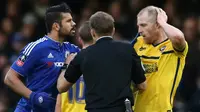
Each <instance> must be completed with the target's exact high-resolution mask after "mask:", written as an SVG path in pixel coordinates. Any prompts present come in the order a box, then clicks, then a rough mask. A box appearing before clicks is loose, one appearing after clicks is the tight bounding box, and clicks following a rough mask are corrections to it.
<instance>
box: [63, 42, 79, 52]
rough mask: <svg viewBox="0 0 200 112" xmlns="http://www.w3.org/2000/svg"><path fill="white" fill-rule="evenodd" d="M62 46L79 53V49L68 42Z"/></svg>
mask: <svg viewBox="0 0 200 112" xmlns="http://www.w3.org/2000/svg"><path fill="white" fill-rule="evenodd" d="M63 44H64V45H65V47H67V48H68V49H70V50H71V49H75V50H78V51H80V48H79V47H78V46H76V45H74V44H72V43H70V42H64V43H63Z"/></svg>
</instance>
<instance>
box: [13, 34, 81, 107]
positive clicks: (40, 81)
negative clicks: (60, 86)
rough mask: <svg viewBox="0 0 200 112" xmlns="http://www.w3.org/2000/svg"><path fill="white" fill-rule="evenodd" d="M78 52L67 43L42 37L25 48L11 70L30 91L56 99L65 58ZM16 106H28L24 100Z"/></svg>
mask: <svg viewBox="0 0 200 112" xmlns="http://www.w3.org/2000/svg"><path fill="white" fill-rule="evenodd" d="M79 50H80V49H79V48H78V47H77V46H75V45H73V44H70V43H69V42H64V43H63V44H61V43H59V42H56V41H54V40H52V39H50V38H49V37H47V36H44V37H43V38H40V39H38V40H37V41H35V42H31V43H29V44H28V45H27V46H25V47H24V49H23V50H22V51H21V53H20V56H19V58H18V59H17V60H16V61H15V62H14V63H13V64H12V66H11V68H12V69H13V70H15V71H16V72H18V73H19V74H20V75H21V76H23V77H25V79H26V86H27V87H28V88H29V89H30V90H32V91H34V92H41V91H43V92H47V93H48V94H49V95H51V96H52V97H54V98H56V97H57V94H58V91H57V88H56V84H57V83H56V82H57V79H58V77H59V74H60V69H61V67H62V66H63V65H64V61H65V58H66V57H67V56H68V55H69V54H70V53H75V52H78V51H79ZM18 104H19V105H21V106H26V105H28V104H27V100H26V99H24V98H22V99H21V100H20V102H19V103H18Z"/></svg>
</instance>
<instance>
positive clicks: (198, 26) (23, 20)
mask: <svg viewBox="0 0 200 112" xmlns="http://www.w3.org/2000/svg"><path fill="white" fill-rule="evenodd" d="M61 2H66V3H67V4H68V5H69V6H70V7H71V9H72V11H73V17H74V21H75V22H76V27H77V28H78V27H79V25H80V24H81V23H82V22H84V21H86V20H88V18H89V17H90V15H91V14H93V13H94V12H96V11H99V10H101V11H106V12H108V13H110V14H111V15H112V16H113V17H114V19H115V27H116V33H115V36H114V38H115V39H120V40H129V41H130V40H132V39H133V38H134V37H135V35H136V34H137V23H136V22H137V21H136V19H137V18H136V16H137V13H138V12H139V10H141V9H142V8H144V7H146V6H148V5H155V6H158V7H161V8H163V9H164V10H165V11H166V13H167V15H168V22H169V23H170V24H172V25H174V26H176V27H178V28H179V29H181V30H182V31H183V32H184V34H185V38H186V40H187V42H188V44H189V52H188V56H187V61H186V65H185V70H184V73H183V77H182V81H181V83H180V86H179V88H178V90H177V94H176V97H175V102H174V112H188V111H191V112H196V110H197V109H198V111H197V112H200V109H199V108H200V69H198V67H199V66H198V64H199V63H200V58H199V57H200V37H199V33H200V7H199V6H200V0H0V8H1V10H0V112H8V111H10V112H12V111H13V109H14V108H15V106H16V103H17V101H18V99H19V98H20V96H18V95H16V94H15V93H14V92H13V91H11V90H10V89H9V88H8V87H7V86H5V85H4V84H3V79H4V76H5V74H6V72H7V70H8V69H9V67H10V65H11V64H12V63H13V62H14V61H15V60H16V59H17V57H18V54H19V52H20V50H21V49H22V48H23V47H24V46H25V45H26V44H27V43H29V42H31V41H35V40H37V39H38V38H41V37H43V36H44V35H45V34H46V28H45V23H44V15H45V11H46V8H47V7H49V6H51V5H55V4H59V3H61ZM76 40H77V39H76V37H74V38H73V39H71V40H69V41H71V42H72V43H74V44H76V45H80V44H79V43H78V41H76Z"/></svg>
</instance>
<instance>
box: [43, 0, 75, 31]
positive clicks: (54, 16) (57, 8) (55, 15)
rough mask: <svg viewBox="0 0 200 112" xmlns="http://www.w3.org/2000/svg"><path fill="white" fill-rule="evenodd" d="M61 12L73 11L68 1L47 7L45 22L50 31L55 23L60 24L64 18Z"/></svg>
mask: <svg viewBox="0 0 200 112" xmlns="http://www.w3.org/2000/svg"><path fill="white" fill-rule="evenodd" d="M61 13H70V14H71V13H72V12H71V9H70V7H69V6H68V5H67V4H66V3H62V4H59V5H54V6H51V7H49V8H47V10H46V14H45V24H46V28H47V32H48V33H49V32H50V31H51V30H52V25H53V23H55V22H58V23H59V24H60V22H61V20H62V15H61Z"/></svg>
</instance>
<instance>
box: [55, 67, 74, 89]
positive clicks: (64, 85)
mask: <svg viewBox="0 0 200 112" xmlns="http://www.w3.org/2000/svg"><path fill="white" fill-rule="evenodd" d="M65 71H66V70H63V71H62V72H61V74H60V76H59V78H58V82H57V89H58V91H59V92H60V93H63V92H66V91H68V90H69V89H70V87H71V86H72V85H73V83H70V82H68V81H67V80H66V79H65V77H64V75H65Z"/></svg>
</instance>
